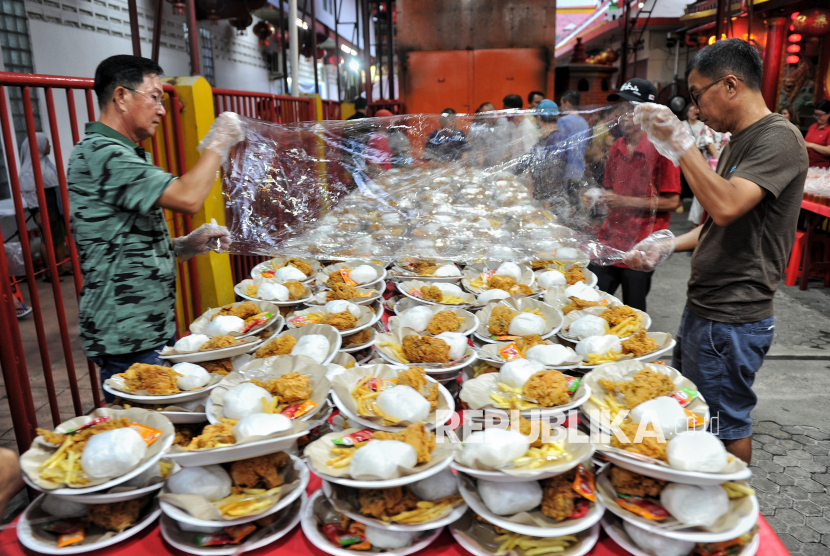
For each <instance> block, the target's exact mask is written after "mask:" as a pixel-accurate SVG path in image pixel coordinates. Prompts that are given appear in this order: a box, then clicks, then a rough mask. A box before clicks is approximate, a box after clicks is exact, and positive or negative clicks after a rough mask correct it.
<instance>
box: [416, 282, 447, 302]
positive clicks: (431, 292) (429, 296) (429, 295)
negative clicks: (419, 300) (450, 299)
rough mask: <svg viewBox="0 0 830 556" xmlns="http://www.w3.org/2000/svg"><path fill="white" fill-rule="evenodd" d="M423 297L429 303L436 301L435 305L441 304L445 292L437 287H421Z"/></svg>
mask: <svg viewBox="0 0 830 556" xmlns="http://www.w3.org/2000/svg"><path fill="white" fill-rule="evenodd" d="M421 295H423V297H424V299H426V300H427V301H434V302H435V303H441V302H442V301H443V300H444V292H442V291H441V290H440V289H439V288H438V287H437V286H421Z"/></svg>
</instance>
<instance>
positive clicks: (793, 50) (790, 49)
mask: <svg viewBox="0 0 830 556" xmlns="http://www.w3.org/2000/svg"><path fill="white" fill-rule="evenodd" d="M787 52H789V53H790V54H798V53H799V52H801V47H800V46H798V45H797V44H791V45H790V46H788V47H787Z"/></svg>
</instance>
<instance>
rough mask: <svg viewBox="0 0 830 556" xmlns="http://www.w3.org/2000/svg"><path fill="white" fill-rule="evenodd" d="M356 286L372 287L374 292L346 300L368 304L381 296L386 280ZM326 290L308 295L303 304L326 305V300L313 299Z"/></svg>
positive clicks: (358, 303)
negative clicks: (374, 284) (370, 284)
mask: <svg viewBox="0 0 830 556" xmlns="http://www.w3.org/2000/svg"><path fill="white" fill-rule="evenodd" d="M356 287H358V288H361V289H373V290H375V294H374V295H372V296H369V297H357V298H355V299H347V300H346V301H348V302H349V303H354V304H355V305H369V304H371V303H374V302H375V301H377V300H378V299H380V298H381V297H383V294H384V293H386V282H384V281H383V280H381V281H380V283H379V284H377V285H376V286H372V287H371V288H364V286H356ZM327 291H328V289H321V290H319V291H318V292H317V293H315V294H314V295H312V296H311V297H309V298H308V300H306V301H305V304H306V305H308V306H310V307H324V306H325V305H326V302H325V301H322V302H321V301H317V300H316V299H315V297H317V295H319V294H321V293H326V292H327Z"/></svg>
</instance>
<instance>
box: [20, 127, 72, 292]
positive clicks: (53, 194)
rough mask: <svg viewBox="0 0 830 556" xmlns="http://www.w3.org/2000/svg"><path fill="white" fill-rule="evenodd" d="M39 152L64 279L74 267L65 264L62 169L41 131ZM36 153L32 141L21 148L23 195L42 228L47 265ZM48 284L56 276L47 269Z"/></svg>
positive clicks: (50, 218) (46, 278) (59, 267)
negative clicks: (34, 158) (51, 154)
mask: <svg viewBox="0 0 830 556" xmlns="http://www.w3.org/2000/svg"><path fill="white" fill-rule="evenodd" d="M35 135H36V136H37V150H38V158H39V159H40V175H41V177H42V178H43V193H44V195H45V197H46V212H47V214H48V218H49V228H50V231H51V232H52V248H53V249H54V251H55V261H56V262H57V264H58V274H59V275H60V276H64V275H66V274H72V267H71V264H70V263H69V262H66V263H63V264H61V262H62V261H65V260H66V226H65V225H64V221H63V203H62V202H61V194H60V187H59V185H60V183H59V182H58V169H57V168H55V165H54V164H53V163H52V161H51V160H50V159H49V153H50V152H52V145H50V144H49V138H48V137H47V136H46V134H45V133H42V132H37V133H36V134H35ZM33 165H34V160H33V159H32V151H31V149H30V148H29V138H28V137H27V138H26V139H24V140H23V143H21V145H20V173H19V175H18V179H19V181H20V194H21V196H22V197H23V202H24V203H25V204H26V206H27V207H28V208H29V211H30V212H31V213H32V214H33V215H34V218H35V223H36V224H37V226H38V228H39V229H40V239H41V241H40V257H41V259H42V260H43V265H44V266H46V261H47V258H46V241H45V239H46V234H45V233H44V231H43V215H42V214H41V211H40V205H39V204H38V200H37V190H36V188H35V172H34V166H33ZM43 278H44V280H46V281H47V282H51V281H52V276H51V274H50V272H49V271H48V270H47V271H46V273H45V274H44V276H43Z"/></svg>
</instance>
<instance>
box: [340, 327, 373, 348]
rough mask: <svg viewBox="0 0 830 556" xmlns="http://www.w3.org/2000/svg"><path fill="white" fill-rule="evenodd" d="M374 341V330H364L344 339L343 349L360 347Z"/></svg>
mask: <svg viewBox="0 0 830 556" xmlns="http://www.w3.org/2000/svg"><path fill="white" fill-rule="evenodd" d="M371 339H372V329H371V328H364V329H363V330H361V331H360V332H358V333H356V334H352V335H351V336H346V337H345V338H343V347H349V346H359V345H362V344H365V343H366V342H368V341H369V340H371Z"/></svg>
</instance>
